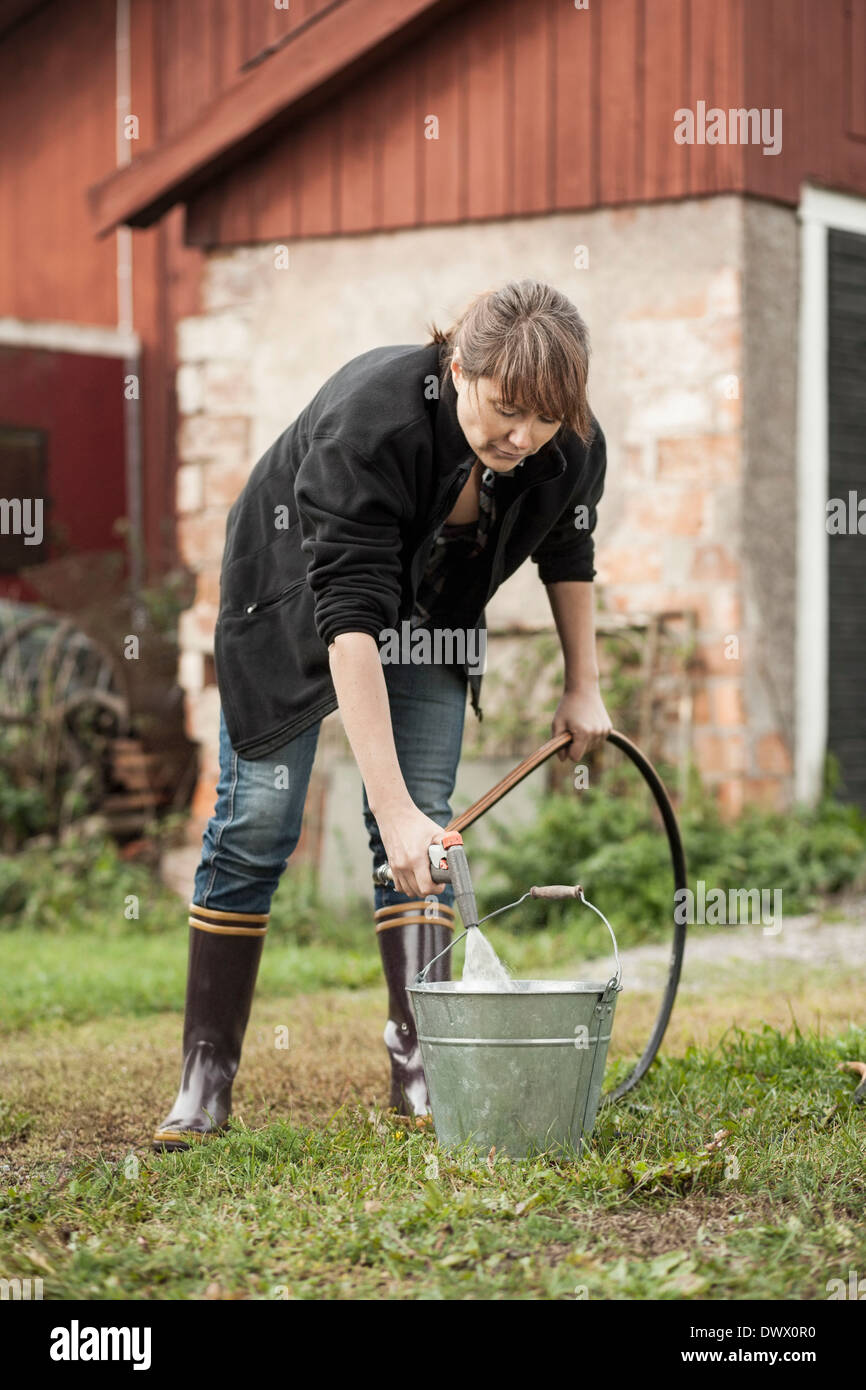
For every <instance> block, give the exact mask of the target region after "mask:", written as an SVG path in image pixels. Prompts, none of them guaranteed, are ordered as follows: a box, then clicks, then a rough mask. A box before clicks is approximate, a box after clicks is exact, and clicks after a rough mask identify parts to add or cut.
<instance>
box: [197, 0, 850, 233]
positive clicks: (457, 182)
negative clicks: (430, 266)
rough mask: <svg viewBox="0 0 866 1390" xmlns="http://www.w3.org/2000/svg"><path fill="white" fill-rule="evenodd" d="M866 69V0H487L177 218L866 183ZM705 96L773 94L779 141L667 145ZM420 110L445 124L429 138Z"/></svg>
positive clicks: (542, 207) (520, 206) (370, 216)
mask: <svg viewBox="0 0 866 1390" xmlns="http://www.w3.org/2000/svg"><path fill="white" fill-rule="evenodd" d="M199 3H202V0H199ZM169 9H170V7H169ZM225 41H226V42H228V41H229V40H228V38H226V40H225ZM232 42H236V40H235V39H232ZM221 70H222V69H221ZM864 70H866V0H822V3H821V4H820V5H816V4H815V0H593V3H592V4H591V6H590V8H589V9H588V10H576V9H575V8H574V5H573V4H572V3H570V0H480V2H479V3H473V4H471V5H468V6H467V7H466V8H465V9H464V10H462V11H459V12H458V13H457V14H455V15H452V16H451V17H449V18H447V19H445V20H443V22H442V23H441V25H440V26H439V27H438V28H437V29H435V30H434V31H433V34H432V36H431V37H429V38H428V39H426V40H425V41H424V42H423V43H420V44H418V45H416V46H415V48H414V49H411V50H409V51H407V52H404V53H403V54H402V55H401V56H400V57H399V58H397V59H394V60H392V61H390V62H388V63H387V64H385V65H384V66H383V67H382V68H381V69H380V70H378V71H376V72H374V73H371V74H370V75H368V76H367V77H366V78H365V79H364V80H363V81H362V82H360V83H358V84H357V85H356V86H355V87H353V88H352V89H351V90H349V91H346V92H345V93H343V94H342V95H341V96H340V97H339V98H338V99H337V100H334V101H332V102H331V103H330V104H329V105H328V106H327V107H326V108H323V109H320V110H319V111H317V112H315V113H313V114H311V115H309V116H307V117H306V118H304V119H303V120H302V121H301V122H299V123H298V125H297V126H296V127H293V128H292V129H291V130H289V131H287V132H285V133H284V134H283V135H282V136H281V137H279V138H278V139H276V140H275V141H274V143H273V144H272V145H270V146H268V148H267V149H266V150H265V151H263V152H262V153H261V154H260V155H258V156H257V157H255V158H254V159H251V160H249V161H248V162H247V163H246V164H245V165H244V166H243V167H241V168H238V169H236V170H235V171H233V172H232V173H230V174H229V175H228V176H226V177H224V178H222V179H220V180H219V181H217V182H215V183H214V184H212V185H211V186H210V187H209V188H207V189H205V190H204V191H203V192H202V193H201V194H200V195H199V196H198V197H196V198H195V199H193V201H192V202H191V204H190V207H189V213H188V220H187V236H188V239H189V240H190V241H191V242H193V243H196V244H201V245H218V244H230V243H237V242H247V241H249V242H253V241H267V240H271V239H273V238H275V237H286V236H290V237H300V236H315V235H333V234H338V233H356V232H363V231H372V230H378V229H381V228H397V227H411V226H424V225H429V224H433V223H448V222H457V221H465V220H474V219H484V218H493V217H503V216H506V217H507V216H525V215H528V214H532V213H537V212H548V211H555V210H558V209H560V210H565V209H569V208H588V207H594V206H598V205H604V204H607V205H614V204H619V203H629V202H636V201H652V200H655V199H660V198H682V197H698V196H702V195H706V194H712V193H718V192H723V191H733V192H748V193H753V194H756V195H759V196H765V197H771V198H775V199H780V200H782V201H785V202H788V203H790V204H792V205H796V204H797V202H798V201H799V192H800V185H801V182H802V180H803V179H804V178H814V179H817V180H818V181H822V182H824V183H827V184H831V185H833V186H837V187H840V188H849V189H851V190H852V191H858V192H864V193H866V126H864V103H866V97H864V93H863V85H864V84H863V73H864ZM698 100H703V101H705V102H706V103H707V106H714V105H715V106H720V107H722V108H723V109H725V110H728V109H729V108H730V107H739V106H743V105H745V106H749V107H752V106H757V107H759V108H761V107H769V108H775V107H781V108H782V111H783V147H782V153H781V154H779V155H777V156H769V155H764V154H763V153H762V151H761V150H760V149H759V148H755V147H748V146H736V145H716V146H709V145H693V146H685V145H677V144H675V143H674V139H673V130H674V119H673V113H674V110H675V109H676V108H677V107H681V106H682V107H691V108H692V109H695V107H696V103H697V102H698ZM430 114H435V115H436V116H437V117H438V118H439V123H440V138H439V139H438V141H435V140H426V139H425V138H424V133H423V132H424V118H425V116H427V115H430Z"/></svg>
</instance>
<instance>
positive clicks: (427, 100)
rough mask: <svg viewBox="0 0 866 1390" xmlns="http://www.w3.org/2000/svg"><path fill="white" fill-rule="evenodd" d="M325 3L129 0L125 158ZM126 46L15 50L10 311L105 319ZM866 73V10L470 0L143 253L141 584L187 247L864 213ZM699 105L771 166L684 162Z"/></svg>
mask: <svg viewBox="0 0 866 1390" xmlns="http://www.w3.org/2000/svg"><path fill="white" fill-rule="evenodd" d="M336 4H337V6H338V7H339V6H340V5H342V6H344V7H345V11H346V22H347V23H351V22H352V5H351V0H336ZM334 5H335V0H291V5H290V9H289V10H288V11H286V10H282V9H276V8H275V7H274V6H273V4H271V3H264V0H132V74H133V87H132V110H133V111H134V113H135V114H136V115H137V116H138V117H139V120H140V140H139V142H138V143H137V144H136V146H135V148H134V153H135V154H139V153H142V152H143V151H144V150H146V149H148V148H150V147H151V146H153V145H154V144H157V143H158V142H159V141H160V140H161V139H163V138H165V137H166V136H168V135H170V134H171V133H173V132H174V131H176V130H178V129H180V128H182V127H183V126H184V125H185V124H186V123H188V122H189V121H191V120H194V119H195V116H196V114H197V113H198V112H199V111H201V110H202V109H203V108H204V107H205V106H206V105H207V104H208V103H209V102H211V101H212V100H213V99H214V98H215V97H217V96H219V94H220V92H221V91H223V90H224V89H225V87H226V86H227V85H230V84H231V83H232V82H233V81H234V80H235V79H236V77H237V75H238V73H239V72H240V71H241V69H242V68H244V67H245V66H247V65H249V64H255V63H258V62H263V63H266V62H267V61H268V59H267V56H266V54H267V49H268V47H269V46H270V45H273V44H281V43H285V42H286V41H288V42H289V43H290V42H291V38H290V35H291V32H292V30H293V29H294V28H297V27H299V26H300V25H315V23H316V15H317V13H318V12H319V11H320V10H322V9H328V10H329V11H331V12H333V9H334ZM114 46H115V3H114V0H53V3H50V4H47V5H45V6H43V7H42V8H40V9H39V10H37V11H36V13H34V14H33V15H32V16H31V17H30V18H29V19H26V20H24V21H22V22H21V23H19V24H18V25H17V26H16V27H15V28H14V29H13V30H12V31H10V32H9V33H8V34H6V35H4V36H3V37H2V39H0V128H2V131H3V139H2V141H0V315H10V316H14V317H17V318H22V319H49V320H61V321H68V322H78V323H87V324H99V325H110V324H113V323H115V322H116V315H117V298H116V239H115V237H113V236H112V237H107V238H105V239H103V240H97V238H96V237H94V235H93V233H92V230H91V224H90V220H89V212H88V208H87V203H86V190H87V188H88V187H89V186H90V185H92V184H94V183H96V182H98V181H99V180H100V179H101V178H102V177H104V175H105V174H106V173H107V172H109V171H110V170H111V169H112V168H113V167H114V163H115V47H114ZM864 71H866V0H821V3H820V4H818V3H816V0H591V4H590V8H589V9H588V10H576V9H575V8H574V5H573V3H572V0H472V3H468V4H467V5H466V6H465V7H464V8H463V9H462V10H460V11H458V12H457V13H455V14H453V15H452V16H450V17H448V18H446V19H444V20H443V21H442V22H441V24H440V25H439V26H438V28H435V29H434V30H433V31H432V33H431V34H430V35H428V37H427V38H426V39H425V40H424V41H423V42H421V43H419V44H417V45H416V46H415V48H414V49H410V50H404V51H403V52H402V53H401V54H400V55H399V56H398V57H397V58H395V59H393V60H391V61H390V62H388V63H387V64H385V65H384V66H383V67H382V68H381V69H380V70H379V71H377V72H375V73H374V74H371V75H370V76H368V77H367V78H366V79H365V80H364V81H362V82H360V83H358V84H357V85H356V86H355V87H354V88H352V89H351V90H350V91H347V92H345V93H344V94H343V95H342V96H341V97H339V99H336V100H333V101H332V102H331V103H330V104H329V105H328V106H327V107H326V108H324V109H321V110H319V111H318V112H316V113H313V114H311V115H309V116H307V117H306V118H305V119H304V120H303V121H302V122H299V124H298V125H297V126H296V127H295V128H293V129H292V130H291V131H288V132H286V133H285V134H284V135H283V136H281V137H280V138H278V139H277V140H275V141H274V142H273V143H272V144H271V145H270V146H269V147H268V148H267V149H266V150H265V151H264V152H263V153H262V154H261V155H259V156H258V157H256V158H255V159H251V160H249V161H248V162H247V163H246V164H245V165H244V166H243V167H242V168H239V169H237V170H235V171H234V172H232V173H231V174H229V175H228V176H226V177H224V178H223V179H221V180H220V181H219V182H217V183H215V184H213V185H211V187H210V188H208V189H206V190H204V191H203V192H202V193H201V194H200V195H199V196H198V197H197V198H196V199H195V200H194V201H193V202H192V203H191V204H190V206H189V208H188V210H187V211H186V217H187V232H186V234H185V232H184V216H185V210H184V209H182V208H178V209H175V210H174V211H172V212H171V213H169V214H168V215H167V216H166V217H164V218H163V219H162V221H161V222H160V223H159V225H158V226H157V227H155V228H152V229H149V230H142V231H136V232H134V233H133V258H134V297H135V328H136V331H137V332H138V334H139V336H140V338H141V341H142V351H143V357H142V420H143V449H144V478H145V545H146V550H147V554H148V558H149V561H150V564H151V567H152V570H153V571H154V572H156V571H158V570H160V569H162V568H165V567H166V566H168V565H169V564H171V563H172V562H173V560H174V554H175V552H174V474H175V467H176V453H175V431H176V407H175V394H174V392H175V388H174V377H175V367H176V362H175V344H174V337H175V325H176V322H177V320H178V319H179V318H181V317H183V316H185V315H187V314H193V313H195V312H197V310H198V308H199V300H198V294H199V277H200V267H201V262H202V257H201V254H200V252H199V251H198V250H197V249H195V246H196V244H203V245H206V244H223V243H234V242H242V241H267V240H271V239H274V238H285V237H295V236H311V235H334V234H339V233H357V232H361V231H370V230H378V229H380V228H398V227H408V226H423V225H428V224H433V223H449V222H455V221H460V220H464V219H465V220H472V219H485V218H496V217H507V216H523V215H528V214H532V213H538V212H547V211H552V210H557V209H569V208H586V207H592V206H596V205H601V204H617V203H623V202H633V201H637V200H652V199H657V198H678V197H688V196H700V195H703V194H708V193H714V192H719V191H727V190H730V191H745V192H750V193H755V194H759V195H762V196H768V197H772V198H777V199H780V200H783V201H786V202H788V203H790V204H792V205H795V204H796V202H797V201H798V197H799V189H800V184H801V181H802V180H803V179H804V178H814V179H816V180H818V181H820V182H823V183H825V184H828V185H830V186H833V187H838V188H848V189H851V190H852V191H856V192H860V193H866V83H864V81H863V74H864ZM699 99H702V100H705V101H707V102H708V104H715V105H718V106H722V107H724V108H725V109H727V108H728V107H729V106H740V105H748V106H759V107H761V106H770V107H775V106H780V107H782V109H783V113H784V115H783V120H784V146H783V152H782V154H781V155H780V156H778V157H775V158H774V157H768V156H764V155H763V154H762V153H761V151H760V149H754V148H749V147H730V146H714V147H708V146H693V147H688V146H677V145H675V144H674V142H673V111H674V109H675V108H676V107H677V106H691V107H694V106H695V104H696V102H697V101H698V100H699ZM430 114H435V115H436V116H437V117H438V118H439V122H440V138H439V140H438V141H428V140H425V139H424V138H423V128H424V118H425V116H427V115H430ZM187 242H189V243H191V244H186V243H187ZM117 467H118V468H120V467H122V464H121V462H120V461H118V463H117Z"/></svg>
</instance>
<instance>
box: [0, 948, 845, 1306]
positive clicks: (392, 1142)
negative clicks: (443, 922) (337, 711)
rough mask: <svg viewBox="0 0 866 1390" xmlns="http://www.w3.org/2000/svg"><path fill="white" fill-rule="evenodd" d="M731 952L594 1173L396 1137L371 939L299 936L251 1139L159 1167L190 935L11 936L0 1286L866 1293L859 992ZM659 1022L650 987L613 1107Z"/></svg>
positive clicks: (608, 1130)
mask: <svg viewBox="0 0 866 1390" xmlns="http://www.w3.org/2000/svg"><path fill="white" fill-rule="evenodd" d="M490 935H491V939H493V940H494V942H495V944H496V946H497V948H498V949H504V950H505V952H506V955H507V956H508V958H509V960H510V963H511V964H512V965H513V966H514V967H515V973H516V974H523V975H526V974H527V973H528V972H532V973H537V974H559V975H561V976H568V975H571V977H572V978H575V977H579V972H580V969H581V967H580V952H579V950H578V949H577V948H576V945H575V941H574V940H572V939H570V938H569V936H568V933H567V931H566V932H563V933H561V934H559V935H557V934H556V933H547V934H546V935H544V936H538V937H528V938H513V937H512V938H509V937H508V934H507V932H504V931H503V933H502V934H501V935H499V934H497V933H495V932H494V931H491V933H490ZM506 943H507V944H506ZM725 950H726V951H727V953H728V956H727V958H726V959H723V960H722V961H721V963H719V962H716V963H715V964H709V963H708V962H707V961H700V960H699V961H698V963H697V964H696V965H695V966H694V967H690V964H689V958H688V955H687V962H686V971H685V974H684V980H683V987H682V989H681V993H680V997H679V1000H678V1003H677V1008H676V1011H675V1014H674V1019H673V1022H672V1024H671V1027H670V1029H669V1032H668V1035H667V1037H666V1040H665V1044H664V1047H663V1055H662V1057H661V1058H660V1059H659V1061H657V1062H656V1064H655V1066H654V1067H653V1069H652V1071H651V1073H650V1075H649V1077H648V1078H647V1079H646V1080H645V1081H644V1082H643V1083H641V1085H640V1086H639V1087H638V1088H637V1089H636V1090H635V1091H633V1092H631V1093H630V1094H629V1095H628V1096H627V1097H625V1098H624V1100H622V1101H621V1102H619V1103H618V1104H617V1105H616V1106H615V1107H606V1108H605V1109H603V1111H602V1112H601V1115H600V1117H599V1120H598V1123H597V1125H596V1131H595V1134H594V1138H593V1145H592V1150H591V1152H590V1153H589V1155H587V1156H586V1157H584V1158H583V1159H582V1160H580V1161H578V1162H574V1161H572V1162H567V1161H564V1160H557V1159H555V1158H550V1157H542V1158H538V1159H536V1160H533V1161H530V1162H528V1163H522V1164H518V1163H510V1162H508V1161H507V1160H506V1159H505V1158H504V1157H503V1156H502V1155H499V1154H495V1153H494V1154H491V1155H482V1156H480V1158H479V1157H477V1156H475V1155H472V1154H470V1153H463V1154H461V1153H459V1152H456V1153H446V1152H444V1151H442V1150H440V1149H438V1147H437V1145H436V1141H435V1135H434V1134H433V1132H432V1130H431V1129H430V1128H429V1127H428V1126H426V1125H421V1126H419V1125H417V1124H416V1123H415V1122H408V1121H400V1120H398V1119H397V1118H395V1117H394V1116H391V1115H389V1114H388V1112H386V1111H384V1110H383V1104H384V1100H385V1096H386V1074H387V1062H386V1057H385V1051H384V1047H383V1045H382V1042H381V1030H382V1026H383V1023H384V1007H385V994H384V988H383V986H382V981H381V968H380V966H379V962H378V956H377V953H376V947H375V942H373V941H371V939H370V937H369V936H365V937H360V936H359V937H358V938H357V940H353V941H352V942H339V941H332V942H324V943H321V944H308V945H297V944H295V943H293V942H291V941H290V940H288V939H286V938H280V937H279V936H275V938H274V939H273V940H269V942H268V945H267V948H266V953H265V957H264V960H263V965H262V971H261V979H260V986H259V990H258V992H257V996H256V1005H255V1008H254V1011H253V1017H252V1020H251V1023H250V1028H249V1031H248V1034H247V1042H246V1046H245V1052H244V1060H243V1063H242V1066H241V1072H240V1075H239V1078H238V1081H237V1083H236V1086H235V1101H236V1105H235V1110H236V1120H235V1122H234V1125H233V1128H232V1129H231V1131H230V1132H229V1134H228V1135H227V1136H226V1137H225V1138H220V1139H217V1140H214V1141H212V1142H210V1143H209V1144H208V1145H206V1146H204V1147H203V1148H201V1149H200V1150H198V1151H196V1152H192V1153H189V1154H175V1155H164V1156H157V1155H155V1154H152V1153H151V1152H150V1151H149V1135H150V1131H151V1129H152V1127H153V1125H154V1124H155V1123H156V1122H158V1121H159V1120H161V1119H162V1118H163V1117H164V1115H165V1113H166V1111H167V1107H168V1105H169V1104H170V1102H171V1100H172V1098H173V1095H174V1091H175V1087H176V1083H177V1078H178V1067H179V1060H180V1058H179V1048H180V1028H181V1015H180V1013H179V1012H178V1011H177V1010H178V1003H179V1000H180V999H181V998H182V992H183V980H184V972H185V966H186V955H185V940H184V938H183V935H182V933H180V932H179V933H171V934H168V935H146V934H144V933H136V934H134V935H129V936H122V937H117V938H115V939H112V940H106V938H105V936H104V934H101V933H99V932H93V933H90V934H88V932H87V931H84V930H81V931H75V932H70V933H69V934H68V935H65V936H55V935H53V934H49V933H46V932H41V933H40V932H38V931H30V930H22V931H17V932H15V931H13V932H7V933H4V935H3V951H4V966H5V969H4V976H5V985H4V996H5V997H4V1000H3V1013H2V1028H3V1033H4V1037H3V1038H2V1042H0V1056H2V1075H3V1078H4V1080H3V1087H2V1101H0V1269H2V1271H3V1274H4V1276H5V1277H7V1278H11V1277H14V1276H19V1277H28V1276H29V1277H31V1278H32V1277H41V1278H42V1279H43V1284H44V1297H45V1298H46V1299H72V1298H86V1299H133V1300H135V1299H142V1298H144V1299H178V1298H180V1299H201V1298H212V1299H218V1298H235V1299H236V1298H243V1299H279V1298H294V1299H346V1298H373V1297H379V1298H381V1297H386V1298H409V1299H417V1298H434V1299H438V1298H443V1299H455V1298H456V1299H465V1298H470V1299H499V1298H510V1299H569V1300H570V1299H575V1298H577V1299H583V1298H588V1299H590V1300H592V1299H635V1298H637V1299H641V1298H654V1299H655V1298H661V1299H744V1298H758V1299H785V1300H790V1299H795V1300H796V1299H826V1297H827V1283H828V1281H829V1280H830V1279H833V1278H842V1279H847V1278H848V1271H849V1270H850V1269H857V1270H859V1271H860V1272H861V1274H862V1273H864V1272H866V1223H864V1220H863V1217H864V1197H863V1164H864V1133H866V1107H861V1106H855V1105H853V1103H852V1094H853V1091H854V1087H855V1085H856V1082H857V1078H856V1077H854V1076H852V1075H851V1074H850V1073H844V1072H841V1071H839V1070H838V1069H837V1068H838V1064H839V1062H840V1061H843V1060H858V1059H866V1031H864V1028H863V1026H862V1025H863V1023H864V1016H863V1009H862V986H861V983H860V981H859V979H858V977H857V972H856V971H852V970H851V969H850V968H847V969H846V967H845V966H844V965H843V964H841V963H839V962H835V963H833V962H829V963H828V962H824V963H817V964H816V963H813V962H806V961H794V960H778V961H776V962H775V963H773V962H772V961H766V962H763V963H755V962H754V961H749V960H743V961H738V960H737V958H736V957H735V956H734V954H733V952H732V951H731V950H730V948H729V947H727V946H726V947H725ZM656 1007H657V994H656V993H654V992H653V991H652V990H651V989H648V988H642V989H641V990H636V989H632V990H629V988H628V969H627V962H626V990H625V992H624V994H623V996H622V997H621V1000H620V1004H619V1006H618V1011H617V1020H616V1024H615V1028H614V1037H613V1044H612V1048H611V1060H610V1064H609V1071H608V1083H607V1084H608V1085H611V1084H612V1083H613V1082H615V1081H616V1080H617V1079H619V1078H620V1077H622V1076H624V1075H625V1074H626V1071H627V1070H628V1069H629V1063H630V1061H631V1060H632V1059H633V1058H634V1057H635V1055H636V1054H637V1053H638V1052H639V1051H640V1050H641V1049H642V1046H643V1044H644V1043H645V1041H646V1038H647V1036H648V1033H649V1028H650V1025H651V1021H652V1019H653V1017H654V1014H655V1010H656ZM280 1029H288V1042H289V1045H288V1047H279V1046H277V1045H276V1043H277V1041H278V1040H280V1034H279V1031H278V1030H280ZM719 1131H724V1134H723V1135H721V1136H720V1137H714V1136H719Z"/></svg>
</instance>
